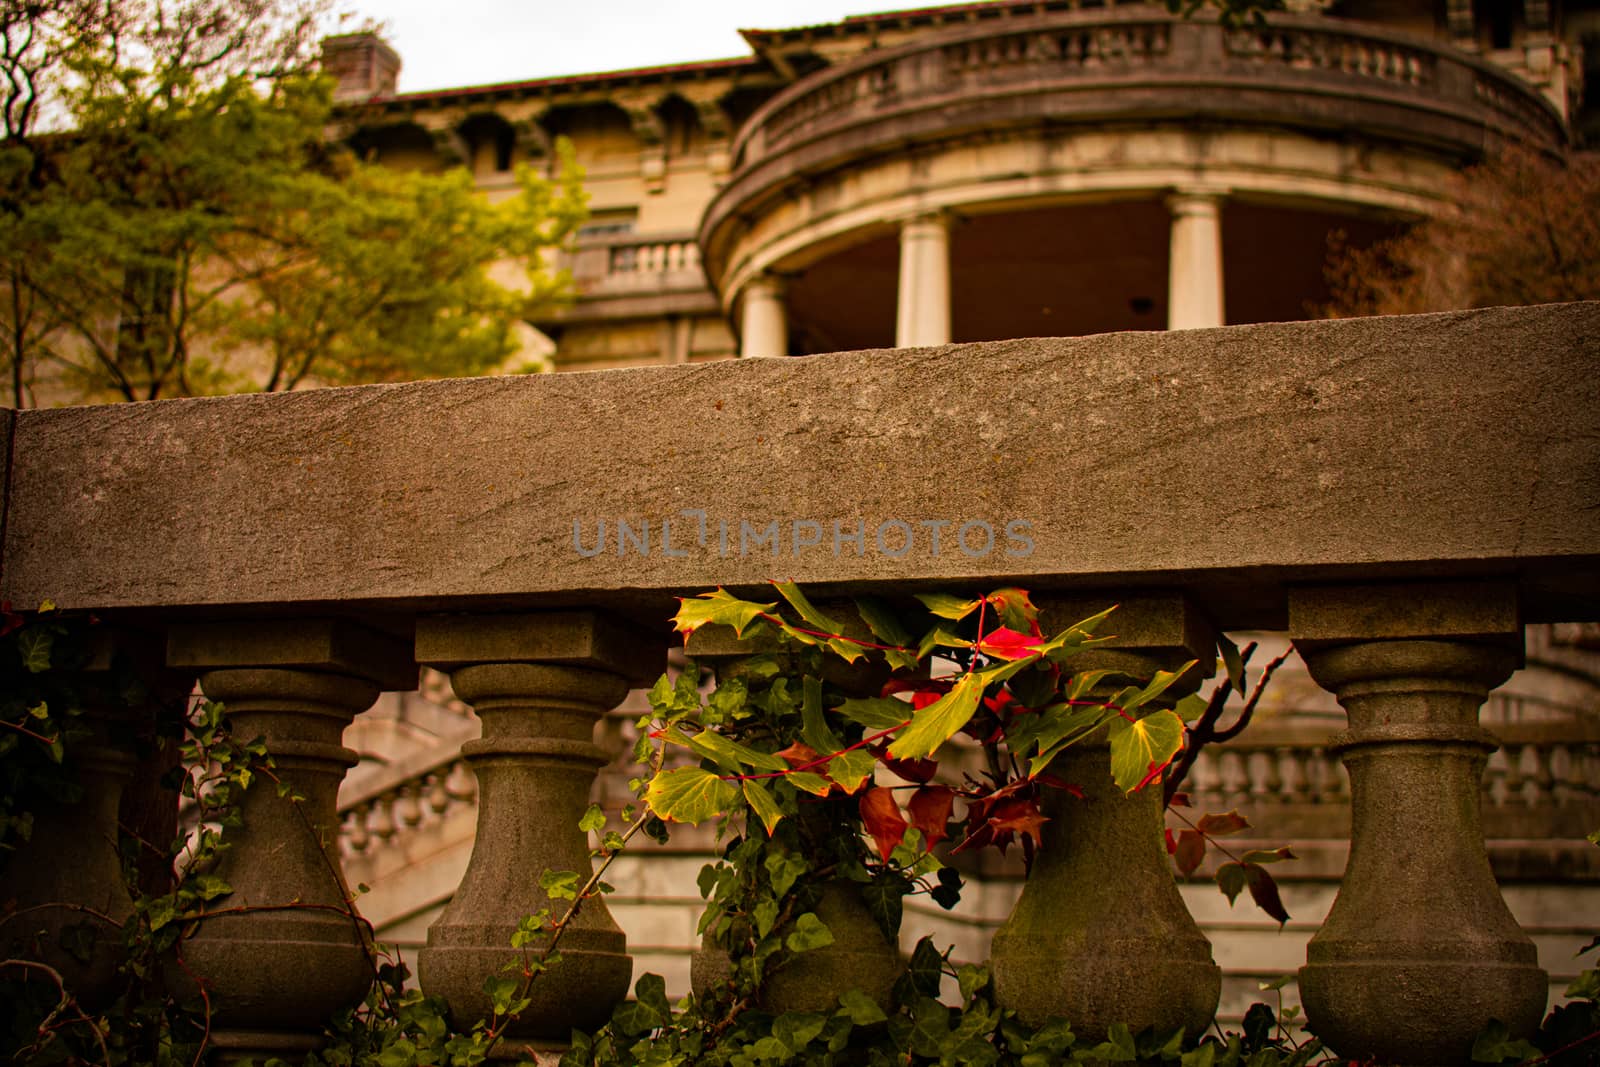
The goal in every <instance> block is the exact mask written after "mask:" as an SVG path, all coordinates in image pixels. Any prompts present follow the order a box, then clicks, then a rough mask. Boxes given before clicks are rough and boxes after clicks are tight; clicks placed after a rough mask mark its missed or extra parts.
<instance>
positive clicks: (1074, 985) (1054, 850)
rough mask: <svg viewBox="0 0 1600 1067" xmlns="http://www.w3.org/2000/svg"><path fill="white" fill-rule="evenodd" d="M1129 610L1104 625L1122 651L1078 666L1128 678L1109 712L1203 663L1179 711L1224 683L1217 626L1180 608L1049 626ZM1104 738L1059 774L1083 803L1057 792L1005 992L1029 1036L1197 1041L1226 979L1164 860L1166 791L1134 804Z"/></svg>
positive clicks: (999, 988) (1117, 685) (1081, 612)
mask: <svg viewBox="0 0 1600 1067" xmlns="http://www.w3.org/2000/svg"><path fill="white" fill-rule="evenodd" d="M1119 602H1120V605H1121V606H1120V607H1118V609H1117V610H1116V611H1115V612H1114V613H1113V614H1112V616H1111V618H1110V619H1108V620H1107V621H1106V623H1105V624H1104V626H1103V631H1104V632H1105V633H1107V634H1116V635H1118V638H1117V640H1116V642H1115V643H1114V644H1109V645H1105V646H1101V647H1099V648H1096V649H1092V650H1089V651H1085V652H1083V653H1081V654H1080V655H1078V656H1077V657H1075V658H1074V659H1073V661H1072V662H1071V664H1069V669H1071V670H1072V671H1074V672H1077V671H1086V670H1094V669H1100V668H1105V669H1111V670H1117V671H1122V672H1125V675H1126V676H1125V677H1111V678H1108V679H1107V680H1106V683H1105V684H1104V685H1102V686H1100V687H1097V688H1095V689H1093V690H1091V692H1090V695H1091V696H1092V697H1094V698H1097V699H1109V698H1110V697H1111V696H1112V695H1113V694H1115V693H1116V692H1117V691H1118V690H1119V689H1121V688H1122V687H1123V686H1125V685H1128V684H1130V681H1131V680H1132V679H1148V678H1149V677H1150V676H1151V675H1152V674H1154V672H1155V671H1157V670H1173V669H1176V668H1177V667H1180V666H1182V665H1183V664H1184V663H1185V662H1187V661H1189V660H1191V659H1198V660H1199V661H1200V662H1199V664H1198V665H1197V666H1196V668H1195V669H1194V670H1193V671H1192V672H1191V674H1190V676H1188V677H1186V678H1183V679H1180V680H1179V682H1178V683H1177V684H1175V685H1174V686H1173V687H1172V688H1171V689H1169V690H1168V692H1167V694H1166V703H1167V706H1170V704H1171V702H1172V701H1175V700H1177V699H1178V697H1180V696H1182V695H1183V694H1184V693H1186V692H1192V691H1193V690H1194V689H1195V688H1196V687H1197V686H1198V685H1199V683H1200V681H1201V679H1202V678H1203V677H1206V676H1209V675H1210V674H1211V673H1213V672H1214V670H1215V643H1214V641H1215V639H1214V637H1213V635H1212V633H1211V631H1210V627H1209V625H1208V624H1207V623H1206V622H1205V620H1204V619H1203V618H1202V617H1201V616H1200V615H1199V614H1198V613H1197V612H1196V611H1195V609H1194V607H1193V605H1191V604H1190V603H1189V602H1188V601H1187V600H1186V599H1185V598H1184V597H1182V596H1180V595H1176V594H1172V595H1159V594H1158V595H1151V596H1141V597H1133V598H1115V599H1112V598H1107V599H1105V600H1103V601H1102V602H1098V603H1096V602H1093V601H1090V600H1083V601H1077V602H1072V603H1065V602H1054V603H1051V604H1048V605H1044V604H1042V605H1041V606H1043V607H1044V612H1045V618H1044V620H1043V622H1042V624H1041V625H1042V626H1043V628H1044V630H1045V632H1046V633H1050V632H1053V631H1054V630H1056V629H1060V628H1061V627H1063V626H1066V625H1070V624H1071V623H1073V622H1076V621H1078V620H1079V619H1082V618H1085V617H1087V616H1089V615H1092V614H1094V613H1095V612H1097V611H1100V610H1102V609H1104V608H1106V607H1109V606H1110V605H1111V604H1113V603H1119ZM1103 738H1104V734H1101V735H1099V736H1098V737H1095V738H1091V739H1089V740H1087V741H1083V742H1080V743H1078V744H1077V745H1074V746H1073V747H1071V748H1069V749H1067V750H1066V752H1064V753H1063V754H1062V755H1061V756H1060V757H1058V758H1057V759H1056V760H1055V761H1054V762H1053V763H1052V764H1051V773H1052V774H1054V775H1056V776H1057V777H1060V778H1062V779H1064V780H1066V781H1067V782H1070V783H1072V784H1074V785H1076V786H1078V787H1079V788H1081V789H1082V790H1083V793H1084V796H1083V798H1082V799H1078V798H1075V797H1073V796H1071V795H1070V794H1068V793H1066V792H1064V791H1061V790H1050V791H1048V792H1047V793H1046V800H1045V803H1044V805H1043V810H1044V813H1045V815H1047V816H1048V817H1049V819H1050V821H1049V822H1047V823H1045V826H1044V843H1043V846H1042V847H1041V848H1040V850H1039V851H1038V853H1037V854H1036V855H1035V857H1034V862H1033V871H1032V873H1031V874H1030V875H1029V877H1028V880H1027V883H1026V884H1025V885H1024V887H1023V890H1022V895H1021V897H1019V898H1018V900H1017V904H1016V907H1015V909H1014V910H1013V911H1012V913H1011V917H1010V918H1009V919H1007V920H1006V922H1005V925H1003V926H1002V927H1001V928H1000V929H999V930H998V931H996V932H995V937H994V948H993V950H992V952H991V954H990V965H991V967H992V968H993V971H994V980H995V992H996V995H997V997H998V999H999V1002H1000V1004H1001V1005H1002V1006H1003V1007H1006V1008H1011V1009H1014V1010H1015V1011H1016V1012H1017V1014H1018V1015H1019V1016H1020V1017H1021V1019H1022V1021H1023V1022H1025V1023H1027V1024H1028V1025H1030V1026H1038V1025H1040V1024H1042V1023H1043V1022H1044V1021H1045V1020H1046V1019H1048V1018H1050V1017H1051V1016H1061V1017H1063V1018H1066V1019H1069V1020H1070V1021H1071V1022H1072V1029H1073V1032H1074V1033H1076V1034H1078V1035H1080V1038H1079V1039H1080V1040H1088V1041H1100V1040H1103V1039H1104V1038H1105V1036H1106V1033H1107V1032H1108V1030H1109V1028H1110V1027H1111V1025H1112V1024H1113V1023H1119V1022H1121V1023H1127V1024H1128V1026H1129V1028H1130V1029H1131V1030H1132V1031H1133V1032H1134V1033H1138V1032H1139V1031H1140V1030H1142V1029H1143V1028H1145V1027H1147V1026H1154V1027H1156V1028H1157V1029H1158V1030H1162V1031H1171V1030H1173V1029H1176V1028H1177V1027H1179V1026H1182V1027H1184V1028H1185V1029H1186V1030H1188V1031H1189V1033H1190V1034H1197V1033H1199V1032H1200V1031H1201V1030H1203V1029H1205V1027H1207V1026H1208V1025H1210V1022H1211V1019H1212V1016H1214V1015H1215V1014H1216V1010H1217V1001H1218V998H1219V996H1220V994H1221V990H1222V972H1221V970H1220V969H1219V968H1218V967H1217V965H1216V964H1215V963H1213V962H1212V959H1211V944H1210V942H1209V941H1207V940H1206V937H1205V935H1204V934H1202V933H1201V932H1200V928H1199V926H1197V925H1196V924H1195V921H1194V919H1193V917H1192V916H1190V914H1189V911H1188V909H1187V908H1186V907H1185V906H1184V903H1183V898H1182V896H1181V895H1180V894H1179V893H1178V886H1177V882H1176V881H1175V879H1174V876H1173V871H1172V867H1171V862H1170V860H1169V859H1168V857H1167V853H1166V849H1165V848H1164V847H1163V840H1162V833H1161V830H1162V806H1161V787H1160V786H1159V785H1151V786H1147V787H1146V788H1145V789H1143V790H1140V791H1139V792H1137V793H1134V794H1133V795H1132V796H1127V795H1125V794H1124V793H1123V792H1122V790H1120V789H1119V788H1117V786H1116V784H1115V783H1114V782H1113V781H1112V780H1111V769H1110V748H1109V745H1108V744H1107V743H1106V741H1105V740H1103Z"/></svg>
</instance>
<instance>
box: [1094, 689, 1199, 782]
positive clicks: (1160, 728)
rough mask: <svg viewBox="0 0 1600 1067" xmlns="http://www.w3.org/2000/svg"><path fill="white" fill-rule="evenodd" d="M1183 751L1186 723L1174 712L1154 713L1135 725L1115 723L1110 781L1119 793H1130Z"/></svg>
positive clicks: (1112, 732)
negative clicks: (1119, 790) (1115, 784)
mask: <svg viewBox="0 0 1600 1067" xmlns="http://www.w3.org/2000/svg"><path fill="white" fill-rule="evenodd" d="M1152 684H1154V683H1152ZM1182 747H1183V720H1182V719H1180V718H1178V716H1177V715H1176V714H1175V713H1173V712H1172V711H1169V710H1161V711H1157V712H1152V713H1151V714H1149V715H1146V716H1145V717H1144V718H1142V719H1136V720H1135V721H1133V722H1128V721H1127V720H1126V719H1123V718H1121V717H1118V718H1116V719H1113V720H1112V721H1111V777H1112V779H1113V780H1115V782H1116V783H1117V788H1118V789H1121V790H1122V791H1123V792H1124V793H1131V792H1133V791H1134V790H1135V789H1137V788H1138V786H1139V783H1140V782H1143V781H1144V780H1145V778H1146V777H1147V776H1148V775H1149V774H1150V772H1151V769H1152V768H1155V767H1160V766H1163V765H1164V764H1166V763H1168V762H1169V761H1170V760H1171V759H1172V757H1173V756H1174V755H1176V754H1177V752H1178V750H1179V749H1180V748H1182Z"/></svg>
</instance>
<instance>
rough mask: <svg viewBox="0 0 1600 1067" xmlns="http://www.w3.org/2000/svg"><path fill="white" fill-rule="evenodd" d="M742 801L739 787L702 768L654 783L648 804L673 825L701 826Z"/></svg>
mask: <svg viewBox="0 0 1600 1067" xmlns="http://www.w3.org/2000/svg"><path fill="white" fill-rule="evenodd" d="M738 799H739V787H738V786H737V785H734V784H733V783H732V782H725V781H723V780H722V779H721V778H719V777H717V776H716V775H715V774H713V773H711V772H710V771H708V770H705V769H703V768H700V767H679V768H677V769H675V770H670V771H664V772H662V773H661V774H658V775H656V776H655V778H653V779H651V781H650V788H648V789H647V790H645V794H644V801H645V803H646V804H647V805H649V808H650V810H651V811H653V812H654V813H655V814H656V815H657V816H658V817H660V818H662V819H667V820H670V821H671V822H682V823H690V824H694V823H701V822H704V821H706V820H707V819H709V818H712V817H713V816H715V815H718V814H721V813H722V812H724V811H727V810H728V808H729V807H730V806H732V805H733V804H734V803H735V802H736V801H737V800H738Z"/></svg>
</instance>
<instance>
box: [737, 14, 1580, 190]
mask: <svg viewBox="0 0 1600 1067" xmlns="http://www.w3.org/2000/svg"><path fill="white" fill-rule="evenodd" d="M1019 93H1021V94H1026V95H1031V96H1037V97H1038V98H1039V99H1040V101H1041V104H1042V105H1046V106H1045V107H1044V110H1042V111H1041V112H1040V115H1041V116H1044V115H1046V114H1047V115H1048V117H1049V118H1050V119H1051V120H1052V121H1055V122H1071V121H1073V120H1074V119H1076V120H1080V121H1086V120H1094V119H1101V118H1106V117H1109V116H1112V115H1116V114H1122V115H1133V116H1140V117H1151V116H1155V115H1159V114H1162V113H1167V114H1171V115H1174V116H1185V115H1199V114H1206V115H1214V117H1217V118H1234V119H1250V118H1273V117H1275V118H1278V119H1281V120H1287V121H1290V122H1292V123H1293V124H1294V125H1305V126H1311V127H1314V126H1317V125H1320V124H1323V123H1325V122H1335V121H1341V120H1342V121H1344V122H1348V123H1349V124H1351V125H1352V126H1357V127H1360V128H1362V129H1365V130H1369V131H1371V130H1373V129H1376V128H1382V127H1383V126H1385V125H1387V124H1392V123H1393V122H1394V121H1395V120H1396V119H1397V118H1398V117H1399V116H1400V115H1402V114H1409V115H1410V116H1411V118H1412V121H1413V122H1414V123H1420V124H1421V126H1422V127H1423V128H1421V129H1419V128H1416V127H1415V126H1414V127H1413V128H1412V129H1411V131H1410V132H1411V134H1412V135H1414V136H1426V135H1427V134H1428V133H1429V132H1430V131H1429V130H1428V129H1426V127H1427V126H1429V125H1436V126H1437V127H1438V128H1437V130H1435V131H1431V132H1434V133H1436V134H1437V135H1439V136H1441V137H1444V138H1447V139H1449V138H1456V139H1457V140H1456V143H1457V146H1458V147H1461V148H1464V149H1467V150H1469V151H1472V150H1477V149H1480V148H1481V147H1482V145H1483V143H1484V142H1483V134H1484V131H1491V132H1493V133H1495V134H1499V135H1501V136H1507V137H1512V138H1515V139H1519V140H1524V139H1527V140H1534V141H1537V142H1546V143H1560V142H1562V141H1564V140H1565V134H1564V132H1563V128H1562V124H1561V119H1560V116H1559V114H1558V113H1557V112H1556V111H1555V109H1554V108H1553V107H1551V106H1550V105H1549V104H1548V103H1546V102H1545V101H1544V99H1543V97H1542V96H1540V94H1539V92H1538V91H1537V90H1536V89H1534V88H1533V87H1532V86H1530V85H1527V84H1526V83H1524V82H1521V81H1519V80H1518V79H1517V78H1516V77H1515V76H1514V75H1512V74H1509V73H1507V72H1505V71H1503V70H1500V69H1499V68H1497V67H1494V66H1493V65H1491V64H1488V63H1485V62H1482V61H1480V60H1477V59H1475V58H1473V57H1471V56H1468V55H1466V54H1464V53H1462V52H1459V51H1457V50H1455V49H1453V48H1450V47H1449V46H1447V45H1441V44H1438V43H1435V42H1432V41H1427V40H1424V39H1421V38H1414V37H1410V36H1407V35H1405V34H1399V33H1394V32H1392V31H1388V30H1384V29H1381V28H1378V27H1374V26H1366V25H1362V24H1360V23H1356V22H1350V21H1345V20H1337V19H1329V18H1317V17H1307V16H1300V17H1296V16H1289V15H1281V14H1280V15H1274V16H1272V19H1271V22H1270V24H1269V25H1266V26H1261V27H1256V26H1244V27H1235V28H1229V27H1225V26H1223V25H1221V24H1219V23H1217V22H1213V21H1207V20H1199V19H1197V20H1184V19H1179V18H1174V17H1172V16H1170V15H1168V14H1166V13H1165V12H1163V11H1160V10H1159V9H1157V8H1154V7H1144V8H1135V9H1131V10H1130V9H1113V10H1094V11H1080V12H1070V13H1065V14H1060V15H1054V16H1050V17H1044V18H1038V19H1028V20H1026V24H1025V25H1024V26H1021V27H1019V28H1013V27H1011V26H1010V25H1009V24H1006V23H1001V24H999V25H998V26H997V25H996V24H994V23H987V24H983V25H981V26H979V27H977V28H974V29H965V30H957V31H953V32H951V33H947V34H944V35H941V36H936V37H930V38H928V39H926V40H923V41H919V42H917V43H916V44H912V45H907V46H905V47H902V48H895V49H887V50H884V51H881V52H873V53H869V54H868V55H867V56H865V57H863V58H861V59H858V60H855V61H853V62H849V63H843V64H840V65H839V66H837V67H831V68H828V69H827V70H824V71H821V72H819V73H817V74H815V75H812V76H811V77H809V78H805V79H803V80H801V81H800V82H798V83H796V84H795V85H794V86H793V87H791V88H790V89H789V90H787V91H785V92H783V93H781V94H779V95H778V96H776V97H774V98H773V99H772V100H771V101H770V102H769V103H768V104H767V105H766V106H765V107H763V108H762V109H761V110H760V111H758V112H757V113H756V114H755V115H754V116H752V117H751V119H750V121H748V122H746V123H745V124H744V126H743V127H741V129H740V131H739V135H738V138H737V139H736V140H735V142H734V146H733V152H734V161H735V166H736V168H739V169H740V170H741V171H742V170H743V169H745V168H750V167H754V166H757V165H758V164H760V163H762V162H763V161H765V160H767V159H769V158H771V157H773V156H774V155H775V154H777V153H779V152H785V151H790V150H793V149H794V148H796V147H797V146H798V145H800V144H802V143H812V142H818V141H821V140H822V139H824V138H826V137H830V136H833V135H837V134H840V133H842V132H843V131H846V130H850V129H854V128H857V127H861V126H863V124H870V123H879V124H882V125H883V126H884V136H885V137H886V138H888V139H891V140H892V139H893V138H895V137H901V138H903V137H904V136H905V135H906V134H907V133H908V132H909V131H908V129H907V128H906V121H905V120H907V119H908V118H909V117H910V116H912V115H914V114H917V113H920V112H924V111H929V112H932V111H940V110H942V111H943V112H944V114H945V117H946V120H947V123H946V126H947V132H955V130H956V129H958V128H959V125H960V121H961V120H962V119H963V118H964V117H966V116H968V115H976V114H978V113H980V112H982V111H984V110H990V111H991V112H992V111H993V109H994V107H995V105H996V104H997V103H1001V104H1002V106H1003V107H1005V106H1014V105H1015V104H1016V101H1015V99H1014V98H1015V97H1016V96H1017V95H1018V94H1019ZM1106 93H1115V94H1118V95H1116V96H1107V95H1105V94H1106ZM1329 97H1333V98H1339V99H1341V100H1342V102H1343V104H1344V106H1345V107H1346V108H1347V109H1348V108H1354V109H1355V111H1354V112H1352V111H1348V110H1346V111H1344V112H1343V113H1341V112H1339V111H1337V110H1333V109H1327V108H1325V107H1323V106H1322V105H1321V104H1320V103H1319V102H1318V100H1319V99H1326V98H1329ZM952 104H959V105H960V106H959V107H958V108H957V109H956V110H955V111H954V112H951V111H950V106H951V105H952ZM1002 113H1003V112H1002ZM930 117H931V116H930ZM951 119H954V120H956V121H954V122H951V121H949V120H951ZM1385 119H1387V120H1388V123H1387V124H1385V123H1384V122H1383V121H1382V120H1385ZM891 120H896V121H894V122H891ZM1374 120H1377V125H1375V123H1374ZM1396 132H1403V131H1396ZM858 147H859V146H858Z"/></svg>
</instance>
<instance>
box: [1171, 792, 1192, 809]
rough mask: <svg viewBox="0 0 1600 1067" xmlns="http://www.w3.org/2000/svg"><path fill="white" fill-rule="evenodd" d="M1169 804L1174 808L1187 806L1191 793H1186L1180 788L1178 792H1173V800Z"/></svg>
mask: <svg viewBox="0 0 1600 1067" xmlns="http://www.w3.org/2000/svg"><path fill="white" fill-rule="evenodd" d="M1167 806H1168V807H1172V808H1187V807H1188V806H1189V794H1188V793H1185V792H1184V791H1183V790H1181V789H1180V790H1178V791H1177V792H1176V793H1174V794H1172V801H1171V803H1170V804H1168V805H1167Z"/></svg>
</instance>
